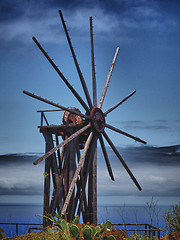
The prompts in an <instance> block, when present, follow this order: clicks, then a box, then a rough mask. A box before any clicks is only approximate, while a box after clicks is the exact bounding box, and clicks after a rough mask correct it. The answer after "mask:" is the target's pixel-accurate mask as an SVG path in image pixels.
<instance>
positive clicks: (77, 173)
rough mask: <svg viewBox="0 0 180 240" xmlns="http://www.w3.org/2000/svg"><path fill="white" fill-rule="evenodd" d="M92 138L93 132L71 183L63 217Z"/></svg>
mask: <svg viewBox="0 0 180 240" xmlns="http://www.w3.org/2000/svg"><path fill="white" fill-rule="evenodd" d="M92 137H93V133H92V132H91V133H90V134H89V137H88V139H87V141H86V143H85V146H84V150H83V153H82V155H81V158H80V160H79V163H78V166H77V168H76V171H75V174H74V177H73V180H72V182H71V185H70V188H69V191H68V194H67V196H66V200H65V202H64V206H63V208H62V211H61V214H62V215H65V212H66V209H67V206H68V204H69V201H70V199H71V196H72V193H73V191H74V187H75V184H76V181H77V179H78V175H79V173H80V171H81V168H82V163H83V160H84V158H85V156H86V154H87V151H88V149H89V146H90V144H91V140H92Z"/></svg>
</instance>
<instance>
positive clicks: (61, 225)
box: [38, 212, 115, 240]
mask: <svg viewBox="0 0 180 240" xmlns="http://www.w3.org/2000/svg"><path fill="white" fill-rule="evenodd" d="M38 216H41V217H44V218H46V219H47V220H48V221H50V222H52V223H53V227H54V229H55V230H56V231H57V232H56V235H57V233H59V237H60V238H61V239H67V240H69V239H76V240H78V239H81V235H82V237H83V238H84V239H85V240H96V239H103V240H115V237H114V236H113V235H109V236H108V234H106V232H110V228H111V222H110V221H109V220H108V221H106V222H105V223H102V224H101V225H100V226H96V227H94V226H93V225H90V224H89V223H87V224H85V225H83V227H82V224H81V225H79V216H76V217H75V219H74V222H70V223H67V222H66V221H65V219H63V218H61V215H60V212H59V213H54V217H51V216H42V215H38ZM81 227H82V228H81ZM47 232H48V233H49V234H51V235H52V234H53V233H54V230H53V229H52V228H51V226H49V227H48V228H47ZM106 235H107V236H106Z"/></svg>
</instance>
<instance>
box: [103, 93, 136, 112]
mask: <svg viewBox="0 0 180 240" xmlns="http://www.w3.org/2000/svg"><path fill="white" fill-rule="evenodd" d="M135 92H136V90H134V91H133V92H132V93H130V94H129V95H128V96H127V97H125V98H124V99H123V100H121V101H120V102H118V103H117V104H116V105H114V106H113V107H111V108H110V109H108V110H107V111H106V112H104V116H106V115H107V114H108V113H110V112H111V111H113V110H114V109H115V108H117V107H118V106H119V105H121V104H122V103H123V102H125V101H126V100H127V99H128V98H130V97H131V96H132V95H133V94H134V93H135Z"/></svg>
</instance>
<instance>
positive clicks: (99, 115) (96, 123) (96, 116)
mask: <svg viewBox="0 0 180 240" xmlns="http://www.w3.org/2000/svg"><path fill="white" fill-rule="evenodd" d="M90 117H91V122H92V126H93V127H94V129H95V130H96V131H97V132H99V133H102V132H103V130H104V128H105V117H104V114H103V112H102V111H101V109H100V108H98V107H94V108H93V109H92V110H91V113H90Z"/></svg>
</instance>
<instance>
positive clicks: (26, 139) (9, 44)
mask: <svg viewBox="0 0 180 240" xmlns="http://www.w3.org/2000/svg"><path fill="white" fill-rule="evenodd" d="M58 10H62V12H63V15H64V18H65V20H66V24H67V27H68V29H69V33H70V36H71V39H72V43H73V46H74V47H75V53H76V55H77V58H78V62H79V63H80V67H81V70H82V73H83V76H84V78H85V80H86V83H87V86H88V89H89V91H90V93H92V86H91V85H92V83H91V58H90V36H89V35H90V34H89V17H90V16H92V17H93V25H94V44H95V63H96V78H97V90H98V99H100V96H101V93H102V90H103V88H104V85H105V82H106V78H107V75H108V72H109V68H110V66H111V63H112V59H113V57H114V54H115V51H116V48H117V47H118V46H119V47H120V52H119V54H118V58H117V61H116V65H115V68H114V71H113V74H112V77H111V81H110V85H109V88H108V91H107V95H106V99H105V102H104V105H103V110H104V111H105V110H107V109H109V108H110V107H111V106H113V105H114V104H116V103H117V102H119V101H120V100H122V99H123V98H124V97H126V96H127V95H128V94H130V93H131V92H132V91H133V90H136V91H137V92H136V93H135V94H134V95H133V96H132V97H131V98H130V99H129V100H128V101H126V102H125V103H123V104H122V105H121V106H120V107H119V108H118V109H116V110H114V111H113V112H112V113H110V114H109V115H108V117H107V123H109V124H111V125H113V126H115V127H117V128H119V129H121V130H123V131H126V132H128V133H130V134H132V135H134V136H138V137H140V138H142V139H143V140H145V141H147V146H148V147H163V146H171V145H179V144H180V134H179V131H180V108H179V102H180V94H179V91H180V81H179V76H180V68H179V62H180V45H179V42H180V27H179V26H180V2H179V1H166V0H165V1H157V0H156V1H153V0H152V1H146V0H139V1H132V0H126V1H125V0H124V1H118V0H112V1H97V0H94V1H93V0H92V1H86V0H85V1H80V0H79V1H56V0H54V1H46V0H45V1H35V0H32V1H26V0H14V1H13V2H12V1H10V0H6V1H5V0H2V1H1V3H0V83H1V88H0V110H1V118H0V126H1V127H0V154H11V153H27V152H31V153H32V152H33V153H39V152H40V153H42V152H44V148H45V147H44V139H43V137H42V135H41V134H40V133H39V130H38V128H37V126H38V125H40V114H39V113H37V112H36V111H37V110H42V109H54V108H53V107H51V106H48V105H47V104H45V103H41V102H39V101H38V100H35V99H32V98H30V97H28V96H26V95H24V94H23V93H22V92H23V90H27V91H29V92H32V93H35V94H37V95H41V96H42V97H44V98H47V99H49V100H52V101H54V102H57V103H59V104H61V105H64V106H66V107H68V106H72V107H78V108H79V109H80V110H81V111H82V112H83V113H84V111H83V109H82V107H81V106H80V105H79V103H78V101H77V100H76V99H75V98H74V96H72V94H71V92H70V91H69V89H67V87H66V86H65V84H64V83H63V81H62V80H61V79H60V78H59V76H58V75H57V73H56V72H55V71H54V69H52V67H51V66H50V64H49V63H48V62H47V60H46V59H45V57H44V56H43V55H42V53H41V52H40V50H39V49H38V48H37V46H36V45H35V43H34V42H33V40H32V36H35V37H36V38H37V39H38V41H39V42H40V43H41V44H42V46H43V47H44V49H45V50H46V51H47V52H48V54H49V56H50V57H51V58H53V59H54V62H55V63H56V65H58V67H59V68H60V70H61V71H62V72H63V74H64V75H65V77H66V78H68V80H69V82H70V83H71V84H72V85H73V87H74V88H75V89H76V90H77V91H78V93H79V94H80V95H82V96H83V98H84V99H85V97H84V95H83V90H82V87H81V84H80V81H79V78H78V75H77V72H76V69H75V66H74V62H73V59H72V56H71V53H70V50H69V47H68V44H67V41H66V38H65V34H64V31H63V27H62V24H61V21H60V17H59V13H58ZM91 96H92V94H91ZM47 117H48V119H50V123H55V124H61V113H59V114H58V115H57V113H56V114H49V115H47ZM107 132H108V134H109V135H110V137H111V139H112V141H113V142H114V144H115V145H116V146H117V147H140V146H141V144H140V143H135V142H134V141H133V140H132V139H129V138H127V137H125V136H122V135H120V134H118V133H114V132H112V131H111V130H107ZM143 156H144V157H145V155H143ZM177 158H178V159H179V155H178V157H177ZM125 160H126V159H125ZM135 161H136V162H138V159H136V160H135ZM145 161H146V159H145ZM148 161H149V160H148ZM177 166H179V165H177ZM155 169H158V170H159V171H157V172H156V174H155V177H152V179H151V180H152V181H154V183H155V182H158V181H162V182H163V179H164V178H163V177H164V176H161V174H163V170H162V168H156V166H155V168H152V171H155ZM174 169H177V168H176V165H174V166H172V168H171V171H169V175H168V176H172V173H173V172H174ZM140 171H141V172H143V169H142V168H140V170H137V172H138V177H139V178H141V177H142V175H141V174H140ZM167 171H168V167H167V168H166V171H165V172H166V173H167ZM146 174H148V173H147V172H146ZM12 175H13V174H12ZM101 175H102V176H105V175H103V173H101ZM159 175H160V177H162V178H161V179H160V178H159V179H158V178H157V177H158V176H159ZM147 176H149V175H147ZM153 176H154V175H153ZM138 177H137V178H138ZM15 178H16V179H17V176H15ZM143 178H144V177H143ZM5 179H6V180H5ZM166 179H167V178H166ZM178 179H179V178H178V174H175V175H174V179H173V180H172V181H171V184H172V185H173V181H174V184H176V185H177V182H178ZM1 180H2V182H3V181H7V182H8V179H7V178H6V177H5V176H4V177H2V179H1ZM12 182H13V180H12ZM163 183H164V184H165V183H167V181H165V182H163ZM165 185H166V184H165ZM172 185H171V186H172ZM115 186H116V187H117V186H118V182H117V184H116V185H115ZM163 186H164V185H163ZM111 187H112V186H111V185H110V188H111ZM133 187H134V186H133ZM7 188H8V186H7ZM134 188H135V187H134ZM145 188H146V186H145ZM101 189H103V188H101ZM148 189H149V188H148ZM173 189H174V188H173ZM121 190H122V189H121ZM102 191H103V190H102ZM150 193H152V192H150ZM132 194H134V193H133V192H132ZM102 195H103V193H102ZM125 196H126V199H127V194H125ZM144 196H145V195H143V197H144ZM163 196H164V195H163V194H162V196H161V197H163ZM121 197H122V196H121ZM138 197H140V196H138ZM149 197H150V196H149ZM159 197H160V196H159ZM166 197H167V196H166ZM169 197H171V196H169ZM173 197H175V196H174V195H173V194H172V197H171V198H173ZM116 199H117V198H116Z"/></svg>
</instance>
